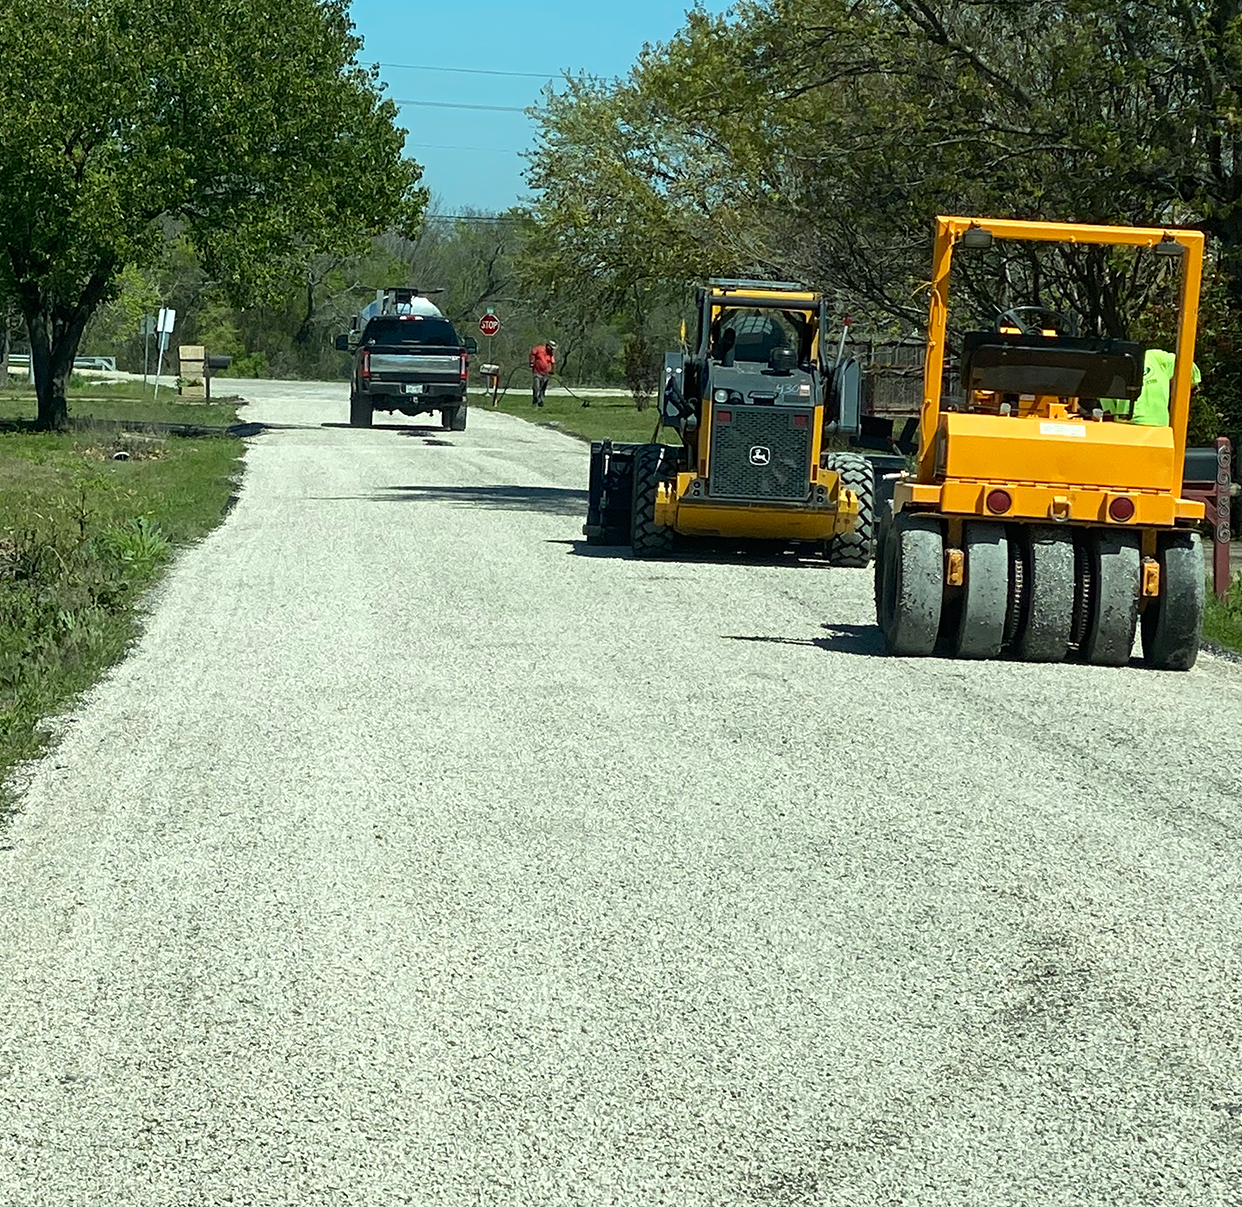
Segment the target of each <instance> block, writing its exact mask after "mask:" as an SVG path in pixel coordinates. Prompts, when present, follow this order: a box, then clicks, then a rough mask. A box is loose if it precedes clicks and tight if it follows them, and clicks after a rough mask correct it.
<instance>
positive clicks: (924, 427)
mask: <svg viewBox="0 0 1242 1207" xmlns="http://www.w3.org/2000/svg"><path fill="white" fill-rule="evenodd" d="M1009 241H1016V242H1024V241H1025V242H1036V243H1040V242H1042V243H1050V242H1060V243H1067V244H1073V245H1076V246H1079V247H1081V246H1083V245H1086V246H1088V247H1092V246H1096V247H1110V248H1120V249H1126V250H1125V251H1124V252H1113V253H1111V254H1114V255H1125V256H1129V257H1132V258H1133V260H1134V261H1135V268H1134V271H1136V272H1146V273H1148V274H1150V275H1151V278H1152V280H1153V281H1155V282H1157V283H1159V282H1160V281H1161V280H1162V279H1164V280H1165V281H1166V282H1167V283H1168V284H1167V288H1168V289H1169V291H1170V292H1174V293H1175V294H1176V297H1177V301H1178V311H1177V313H1178V324H1177V335H1176V341H1175V348H1176V352H1175V355H1176V361H1175V367H1174V371H1173V377H1172V381H1171V383H1170V389H1169V391H1168V393H1169V398H1168V402H1169V410H1168V418H1167V421H1161V422H1152V421H1151V420H1150V419H1148V421H1147V422H1144V423H1139V422H1133V421H1132V416H1133V414H1134V402H1135V400H1137V399H1139V397H1140V396H1141V395H1142V394H1143V392H1144V381H1143V375H1144V362H1145V356H1146V352H1147V349H1146V348H1145V347H1144V346H1143V345H1142V344H1139V343H1135V342H1131V341H1129V340H1123V339H1103V338H1096V337H1092V336H1084V335H1081V334H1080V333H1079V331H1078V329H1077V327H1076V325H1075V323H1074V321H1073V319H1072V318H1071V317H1070V316H1068V315H1065V314H1061V313H1058V312H1056V311H1051V310H1046V309H1044V308H1043V307H1040V306H1027V307H1019V308H1016V309H1014V310H1010V311H1007V312H1005V313H1004V314H1002V315H1001V316H1000V317H999V318H998V319H997V320H996V321H995V322H994V323H993V324H992V325H991V327H990V329H987V330H980V331H971V332H968V333H966V334H965V336H964V337H963V339H962V340H961V347H960V361H961V393H960V395H959V396H953V397H948V396H946V397H942V368H943V364H944V358H945V339H946V335H945V332H946V326H947V317H948V314H949V278H950V269H951V266H952V263H953V259H954V257H955V255H957V256H984V257H986V256H987V255H988V254H989V249H990V248H992V246H993V244H994V243H996V244H1001V243H1002V242H1004V243H1005V244H1008V243H1009ZM1011 250H1012V249H1010V248H1008V247H1005V248H1001V247H997V249H996V253H997V254H998V255H1010V253H1011ZM1010 259H1011V260H1012V259H1013V257H1012V255H1010ZM1202 264H1203V236H1202V235H1201V234H1200V233H1198V232H1197V231H1186V230H1161V229H1135V228H1119V227H1106V226H1076V225H1063V224H1054V223H1039V222H1009V221H993V220H990V219H984V218H978V219H970V218H939V219H937V224H936V243H935V253H934V263H933V272H932V294H931V320H930V323H929V325H928V332H927V362H926V378H925V382H924V398H923V408H922V419H921V425H920V432H921V438H920V444H919V461H918V469H917V472H915V473H911V474H907V475H905V476H904V477H903V478H902V479H901V480H900V481H899V482H898V483H897V484H896V488H895V490H894V493H893V502H892V508H891V511H889V512H887V513H886V515H885V517H884V520H883V523H882V526H881V532H880V535H879V549H878V552H877V557H876V614H877V620H878V622H879V624H880V627H881V629H882V630H883V632H884V639H885V644H886V646H887V648H888V649H889V651H890V652H892V653H894V654H905V655H917V654H931V653H933V652H936V651H939V652H942V653H945V654H949V655H955V656H957V657H962V658H995V657H997V656H999V655H1002V654H1008V655H1010V656H1013V657H1017V658H1021V659H1026V660H1028V661H1032V662H1060V661H1062V660H1064V659H1066V658H1076V659H1079V660H1082V661H1085V662H1088V663H1094V664H1097V665H1102V666H1121V665H1124V664H1125V663H1127V662H1128V661H1129V659H1130V654H1131V649H1132V647H1133V645H1134V639H1135V632H1136V629H1138V628H1140V627H1141V630H1142V651H1143V659H1144V661H1145V662H1146V663H1147V665H1149V666H1151V667H1155V668H1160V669H1166V670H1187V669H1189V668H1190V667H1191V666H1193V665H1194V662H1195V659H1196V657H1197V655H1198V651H1199V639H1200V628H1201V624H1202V618H1203V605H1204V577H1205V575H1204V560H1203V552H1202V549H1201V547H1200V540H1199V534H1198V533H1197V532H1196V531H1195V526H1196V525H1197V524H1198V523H1199V521H1201V520H1202V518H1203V504H1202V503H1199V502H1194V501H1191V500H1189V499H1187V498H1185V497H1183V494H1182V477H1183V466H1184V458H1185V452H1186V424H1187V419H1188V417H1189V412H1190V387H1191V375H1192V371H1193V364H1194V347H1195V324H1196V319H1197V314H1198V303H1199V284H1200V277H1201V273H1202ZM1162 266H1163V267H1162ZM976 267H977V268H984V269H986V267H987V265H986V264H982V265H976Z"/></svg>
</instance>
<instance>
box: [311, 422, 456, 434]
mask: <svg viewBox="0 0 1242 1207" xmlns="http://www.w3.org/2000/svg"><path fill="white" fill-rule="evenodd" d="M319 426H320V427H343V428H353V426H354V425H353V424H352V423H335V422H333V423H321V424H320V425H319ZM354 430H356V431H359V432H393V433H394V434H395V435H398V436H444V435H446V434H447V433H446V431H445V429H444V428H442V427H441V426H440V425H439V424H438V423H377V424H375V426H374V427H360V428H357V429H354Z"/></svg>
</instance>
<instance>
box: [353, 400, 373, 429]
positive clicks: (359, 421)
mask: <svg viewBox="0 0 1242 1207" xmlns="http://www.w3.org/2000/svg"><path fill="white" fill-rule="evenodd" d="M374 416H375V412H374V411H372V410H371V404H370V403H369V402H368V401H367V400H366V399H365V398H359V397H358V395H357V394H351V395H350V396H349V426H350V427H370V426H371V420H372V419H373V418H374Z"/></svg>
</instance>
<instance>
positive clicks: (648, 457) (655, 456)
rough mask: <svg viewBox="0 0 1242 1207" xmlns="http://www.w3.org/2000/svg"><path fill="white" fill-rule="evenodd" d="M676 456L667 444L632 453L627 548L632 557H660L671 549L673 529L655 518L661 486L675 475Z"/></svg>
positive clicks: (645, 446)
mask: <svg viewBox="0 0 1242 1207" xmlns="http://www.w3.org/2000/svg"><path fill="white" fill-rule="evenodd" d="M675 456H676V454H675V453H674V451H673V449H671V448H669V447H668V445H666V444H643V445H640V446H639V447H638V448H636V449H635V450H634V493H633V496H632V499H633V502H632V506H631V510H630V548H631V549H632V550H633V551H634V556H635V557H663V556H664V555H665V554H667V553H669V552H670V551H671V550H672V548H673V536H674V533H673V530H672V529H671V528H668V527H666V526H665V525H663V524H657V523H656V519H655V506H656V495H657V493H658V491H659V489H660V484H661V483H662V482H665V481H667V480H668V479H669V478H670V477H672V475H673V474H674V473H675V472H676V461H675Z"/></svg>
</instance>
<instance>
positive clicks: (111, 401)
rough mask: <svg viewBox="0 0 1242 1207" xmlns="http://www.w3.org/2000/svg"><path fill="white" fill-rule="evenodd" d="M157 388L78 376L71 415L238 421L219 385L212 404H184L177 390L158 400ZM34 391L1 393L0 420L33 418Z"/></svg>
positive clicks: (214, 423) (212, 423) (137, 420)
mask: <svg viewBox="0 0 1242 1207" xmlns="http://www.w3.org/2000/svg"><path fill="white" fill-rule="evenodd" d="M153 394H154V387H153V386H150V385H148V386H144V385H143V384H142V382H140V381H122V382H117V383H115V384H114V385H108V384H106V383H104V382H98V381H91V380H90V379H89V378H82V377H79V376H77V375H76V374H75V375H74V377H73V380H72V382H71V384H70V387H69V392H68V401H69V415H70V417H71V418H73V419H109V420H123V421H126V422H130V423H133V424H135V425H140V424H144V423H195V424H202V425H203V426H205V427H224V426H227V425H228V424H230V423H234V422H236V419H237V411H236V406H235V403H233V402H225V401H222V399H224V398H226V397H231V395H232V391H231V390H229V389H227V388H226V387H223V386H220V385H219V383H217V384H216V394H217V398H216V399H215V400H213V401H212V402H210V403H202V402H198V403H194V402H181V401H179V400H178V397H177V393H176V391H175V390H170V389H166V388H165V387H163V386H161V387H160V394H159V399H158V401H155V400H153ZM35 412H36V406H35V396H34V391H33V390H32V389H30V388H29V387H28V386H27V385H25V384H24V383H23V384H22V385H21V386H10V387H9V388H7V389H4V390H0V419H33V418H34V417H35Z"/></svg>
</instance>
